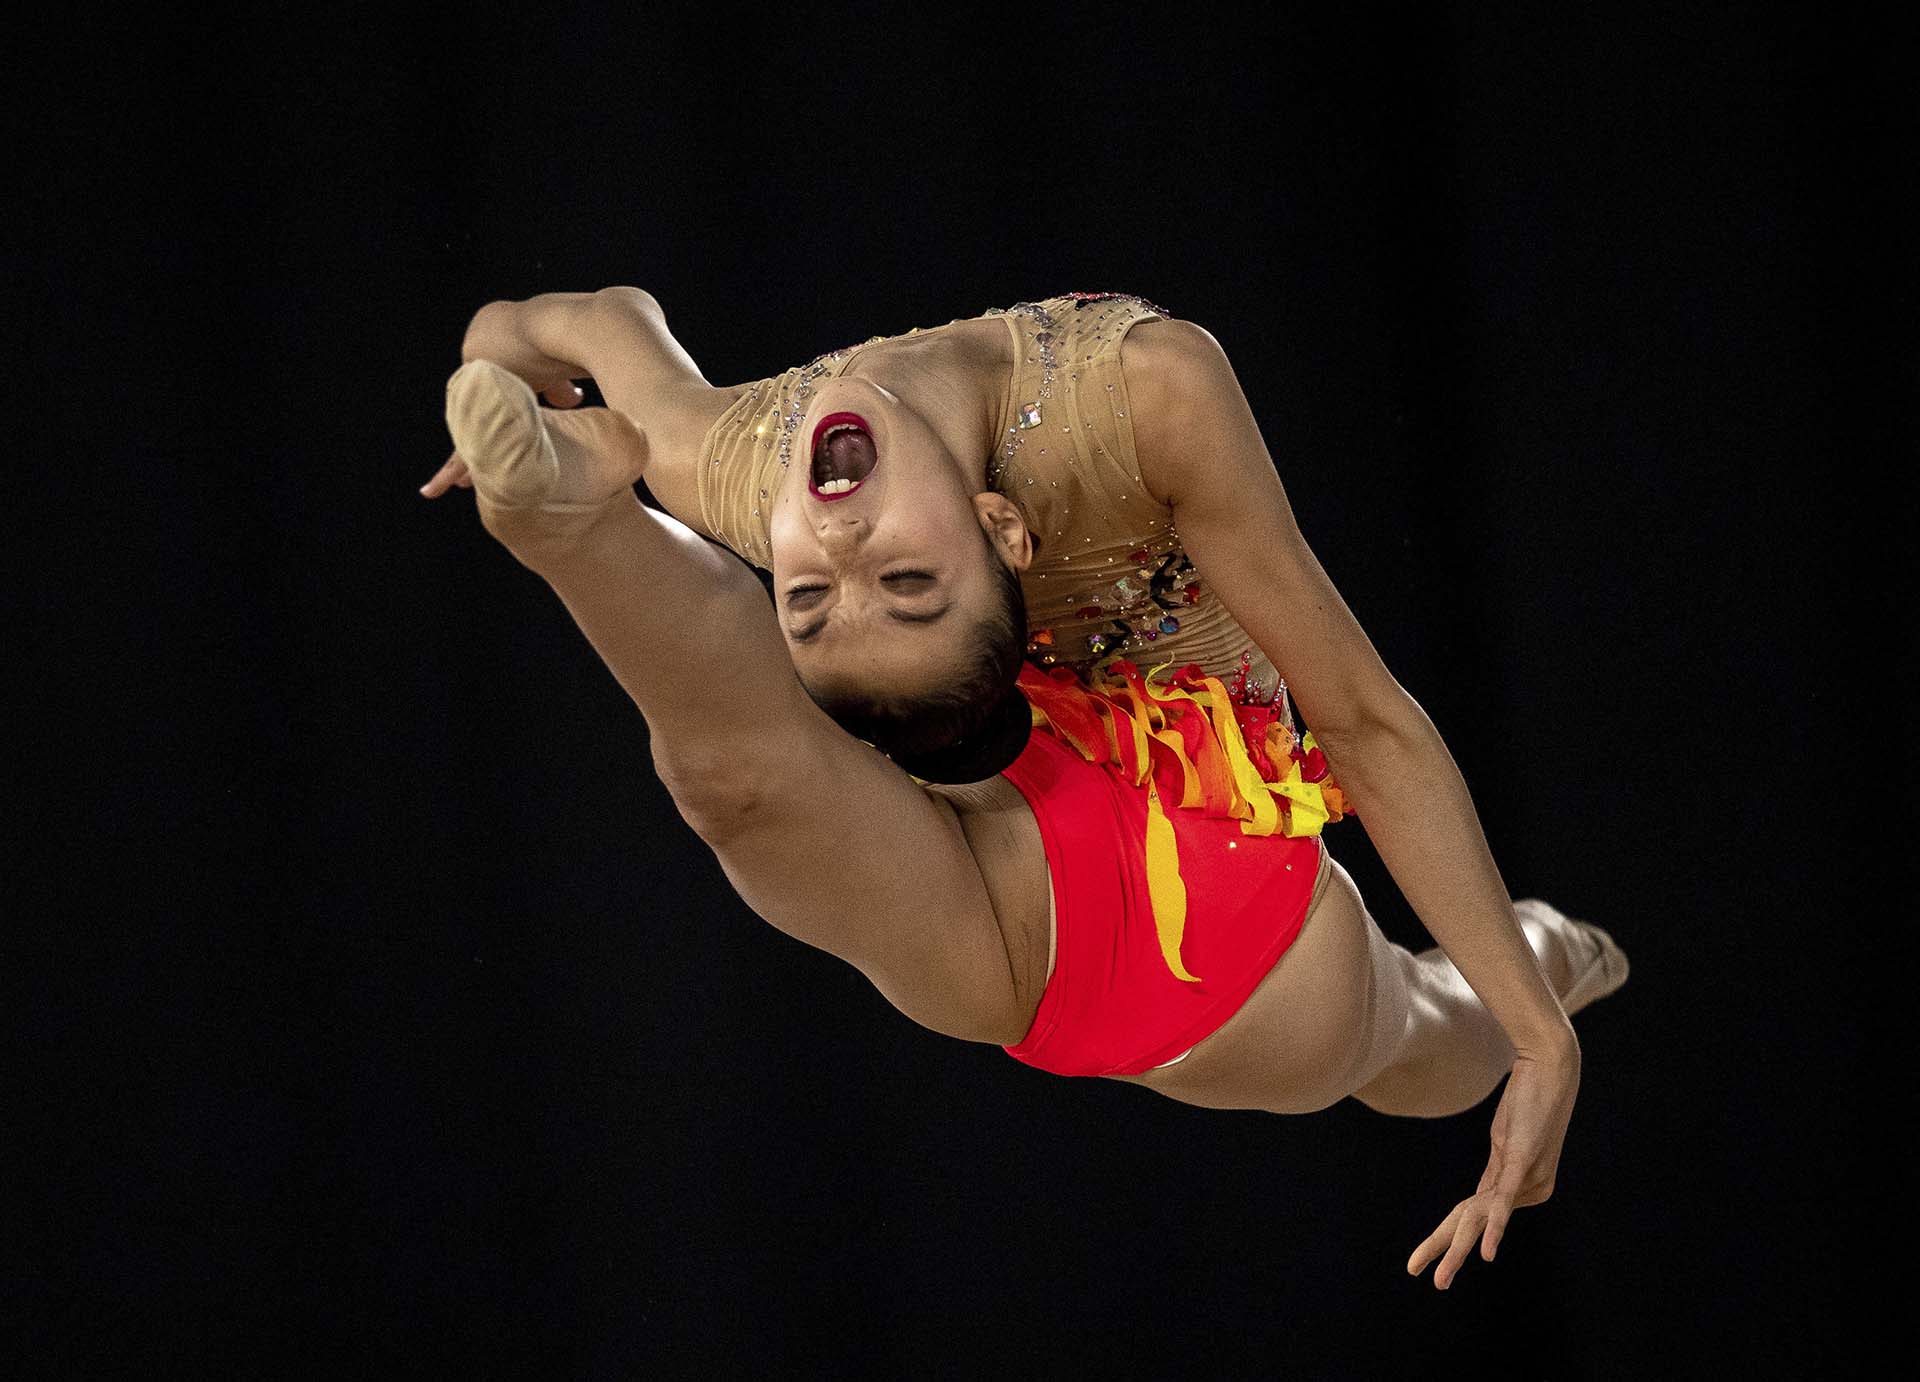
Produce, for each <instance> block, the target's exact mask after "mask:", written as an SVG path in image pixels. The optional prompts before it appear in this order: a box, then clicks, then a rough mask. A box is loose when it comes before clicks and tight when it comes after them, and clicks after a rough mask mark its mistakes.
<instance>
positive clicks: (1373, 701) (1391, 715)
mask: <svg viewBox="0 0 1920 1382" xmlns="http://www.w3.org/2000/svg"><path fill="white" fill-rule="evenodd" d="M1344 704H1345V705H1346V707H1347V709H1346V713H1345V714H1342V715H1339V716H1335V717H1331V718H1329V719H1327V720H1326V721H1325V722H1324V723H1323V722H1322V721H1321V720H1319V719H1316V718H1314V717H1313V715H1312V713H1311V712H1310V711H1309V712H1307V720H1308V728H1310V729H1311V730H1312V731H1313V737H1314V739H1315V741H1316V742H1318V743H1320V744H1323V745H1325V746H1326V749H1327V752H1328V753H1329V754H1330V755H1333V756H1335V757H1338V755H1339V751H1340V750H1341V749H1342V748H1344V747H1346V746H1348V745H1360V746H1362V747H1363V748H1377V747H1379V746H1382V745H1406V744H1412V743H1414V742H1416V741H1418V740H1419V739H1421V738H1424V737H1425V736H1426V735H1428V734H1430V733H1432V732H1433V722H1432V721H1431V720H1430V719H1428V718H1427V712H1426V711H1424V710H1422V709H1421V708H1420V703H1419V702H1418V701H1416V700H1415V699H1414V698H1413V697H1412V696H1410V695H1408V694H1407V693H1406V691H1405V689H1404V688H1402V687H1401V686H1400V684H1399V683H1398V682H1394V683H1393V684H1392V685H1391V687H1390V688H1387V689H1385V690H1383V691H1382V692H1381V693H1380V694H1378V695H1374V696H1354V697H1351V698H1349V699H1347V700H1346V701H1345V702H1344ZM1302 709H1303V710H1305V707H1304V706H1303V707H1302Z"/></svg>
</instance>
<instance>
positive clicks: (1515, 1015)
mask: <svg viewBox="0 0 1920 1382" xmlns="http://www.w3.org/2000/svg"><path fill="white" fill-rule="evenodd" d="M1121 365H1122V369H1123V371H1124V373H1125V377H1126V386H1127V391H1128V394H1129V397H1130V399H1131V402H1132V412H1133V422H1134V440H1135V446H1136V451H1137V454H1138V455H1139V457H1140V459H1141V462H1142V471H1141V473H1142V475H1143V476H1144V475H1148V474H1149V472H1151V475H1152V479H1151V481H1150V483H1153V484H1157V485H1158V486H1159V487H1160V490H1161V492H1160V494H1159V495H1158V497H1159V498H1161V499H1163V500H1165V501H1167V502H1169V503H1170V504H1171V505H1172V507H1173V511H1174V527H1175V529H1176V530H1177V531H1178V532H1179V534H1180V537H1181V539H1182V543H1183V545H1184V546H1185V548H1186V551H1187V554H1188V555H1189V556H1190V557H1192V558H1193V562H1194V565H1195V567H1196V568H1197V569H1198V570H1199V571H1200V573H1201V575H1202V576H1203V577H1204V578H1205V579H1206V580H1207V581H1208V583H1209V584H1210V585H1212V587H1213V589H1214V591H1215V593H1216V594H1218V595H1219V597H1220V600H1221V602H1222V603H1223V604H1224V605H1225V606H1226V607H1227V611H1228V613H1230V614H1231V615H1232V616H1233V617H1234V619H1235V620H1236V621H1237V622H1238V623H1239V624H1240V626H1241V628H1243V629H1245V630H1246V632H1247V634H1248V636H1249V637H1251V638H1252V639H1253V640H1254V642H1255V643H1257V644H1259V646H1260V649H1261V651H1262V652H1264V653H1265V654H1266V655H1267V656H1268V658H1269V659H1271V660H1272V662H1273V664H1274V666H1275V667H1277V668H1279V669H1280V671H1281V672H1282V674H1283V675H1284V676H1285V677H1286V680H1287V685H1288V687H1289V689H1290V691H1291V693H1292V696H1293V699H1294V701H1295V703H1296V704H1298V705H1299V707H1300V710H1301V713H1302V715H1303V716H1304V717H1305V719H1306V722H1307V724H1308V725H1309V726H1310V727H1311V728H1312V730H1313V733H1314V737H1315V739H1316V740H1317V741H1318V742H1319V743H1320V744H1321V745H1322V746H1323V747H1324V748H1325V750H1326V754H1327V759H1328V762H1329V764H1330V766H1331V767H1332V769H1333V771H1334V774H1335V776H1336V777H1337V778H1338V780H1339V783H1340V787H1341V790H1342V791H1343V792H1345V793H1346V795H1347V796H1348V798H1349V799H1350V800H1351V801H1352V802H1353V806H1354V811H1355V814H1357V815H1358V816H1359V818H1360V822H1361V824H1362V825H1364V826H1365V827H1366V831H1367V835H1368V836H1369V838H1371V839H1372V841H1373V843H1374V846H1375V848H1376V849H1378V851H1379V853H1380V858H1381V860H1382V861H1383V862H1384V863H1385V864H1386V866H1387V868H1388V869H1389V870H1390V871H1391V872H1392V874H1393V879H1394V882H1395V883H1396V884H1398V885H1399V887H1400V890H1401V892H1402V893H1403V894H1405V896H1406V899H1407V901H1408V903H1409V904H1411V906H1412V907H1413V909H1414V911H1415V912H1416V913H1417V914H1418V915H1419V917H1420V920H1421V921H1422V922H1423V923H1424V924H1425V925H1426V928H1427V929H1428V931H1430V932H1432V934H1433V937H1434V939H1435V940H1437V941H1438V942H1439V943H1440V946H1441V948H1442V949H1443V950H1444V951H1445V952H1446V954H1447V957H1448V958H1449V959H1451V960H1452V961H1453V963H1454V964H1455V966H1456V967H1457V968H1458V969H1459V970H1460V972H1461V974H1463V975H1464V976H1465V977H1466V980H1467V982H1468V983H1469V984H1471V985H1472V986H1473V991H1474V992H1475V993H1476V994H1478V995H1479V996H1480V1000H1481V1002H1483V1003H1485V1004H1486V1005H1487V1009H1488V1010H1489V1011H1490V1012H1491V1013H1492V1014H1493V1016H1494V1018H1495V1020H1497V1021H1498V1022H1499V1023H1500V1025H1501V1027H1502V1028H1503V1029H1504V1030H1505V1031H1506V1033H1507V1036H1508V1039H1509V1040H1511V1041H1512V1043H1513V1045H1514V1048H1515V1050H1516V1051H1518V1052H1520V1053H1521V1054H1523V1055H1531V1056H1535V1057H1544V1058H1555V1059H1561V1060H1567V1059H1572V1060H1576V1061H1577V1059H1578V1052H1579V1044H1578V1042H1577V1040H1576V1039H1575V1037H1574V1034H1573V1025H1572V1023H1570V1022H1569V1021H1568V1020H1567V1016H1566V1013H1565V1011H1564V1009H1562V1007H1561V1006H1560V1003H1559V1001H1558V1000H1557V999H1556V998H1555V997H1554V995H1553V990H1552V989H1551V988H1550V987H1549V986H1548V984H1547V981H1546V977H1545V976H1544V975H1543V974H1542V973H1541V970H1540V966H1539V963H1538V961H1537V960H1536V959H1535V958H1534V954H1533V950H1532V948H1531V947H1530V946H1529V945H1528V944H1527V939H1526V936H1525V934H1524V933H1523V932H1522V931H1521V930H1520V926H1519V922H1518V921H1517V920H1516V918H1515V916H1514V912H1513V904H1512V901H1511V899H1510V898H1509V896H1508V894H1507V888H1506V885H1505V883H1504V882H1503V881H1502V880H1501V877H1500V871H1499V869H1498V868H1497V867H1496V866H1495V865H1494V862H1493V855H1492V853H1491V851H1490V850H1489V849H1488V848H1487V841H1486V835H1485V834H1484V832H1483V831H1482V829H1481V826H1480V819H1479V816H1478V814H1477V813H1476V812H1475V810H1474V806H1473V800H1472V798H1471V797H1470V796H1469V795H1468V793H1467V785H1466V782H1465V781H1464V780H1463V779H1462V778H1461V776H1460V770H1459V768H1458V767H1457V766H1456V765H1455V764H1454V761H1453V757H1452V755H1451V754H1449V753H1448V751H1447V747H1446V745H1445V744H1444V743H1443V742H1442V741H1441V738H1440V733H1439V731H1438V730H1437V729H1435V728H1434V725H1433V722H1432V720H1430V719H1429V718H1428V717H1427V714H1426V712H1425V711H1423V710H1422V709H1421V708H1420V706H1419V704H1418V703H1417V702H1416V701H1415V700H1414V699H1413V697H1412V696H1410V695H1408V694H1407V692H1406V691H1405V690H1404V689H1403V688H1402V687H1401V686H1400V684H1399V682H1398V681H1396V680H1395V679H1394V677H1393V676H1392V674H1391V673H1389V672H1388V670H1387V668H1386V666H1385V664H1384V663H1382V662H1381V660H1380V656H1379V654H1378V653H1377V652H1376V651H1375V650H1374V647H1373V644H1372V643H1371V642H1370V641H1369V640H1368V638H1367V636H1366V634H1365V632H1363V631H1362V629H1361V628H1360V625H1359V622H1358V621H1357V620H1356V619H1355V618H1354V616H1353V613H1352V611H1350V610H1349V609H1348V608H1347V605H1346V602H1345V601H1344V600H1342V599H1341V598H1340V593H1339V591H1337V590H1335V589H1334V586H1333V582H1332V581H1331V580H1329V579H1328V577H1327V574H1326V572H1325V571H1324V570H1323V569H1322V568H1321V566H1320V563H1319V561H1318V560H1317V559H1316V558H1315V557H1314V554H1313V552H1312V551H1311V550H1310V549H1309V548H1308V546H1307V543H1306V539H1305V538H1304V537H1302V536H1301V533H1300V530H1299V528H1298V527H1297V526H1296V524H1295V522H1294V518H1293V511H1292V508H1291V506H1290V505H1289V504H1288V502H1287V497H1286V493H1285V491H1284V490H1283V488H1282V486H1281V483H1280V477H1279V474H1278V472H1277V471H1276V470H1275V468H1274V465H1273V460H1272V458H1271V457H1270V456H1269V455H1268V453H1267V448H1266V443H1265V441H1264V439H1263V438H1262V437H1261V434H1260V428H1259V424H1258V423H1257V422H1256V421H1255V420H1254V416H1253V413H1252V410H1251V409H1250V408H1249V407H1248V405H1247V400H1246V397H1245V395H1244V394H1243V393H1242V392H1241V389H1240V385H1239V381H1238V379H1237V378H1236V377H1235V375H1234V372H1233V367H1232V365H1231V364H1230V363H1229V362H1228V360H1227V356H1226V353H1225V351H1223V350H1222V349H1221V347H1220V344H1219V342H1218V341H1216V340H1215V339H1214V338H1213V336H1212V335H1211V334H1210V333H1209V332H1207V331H1206V330H1205V329H1204V328H1202V327H1199V326H1196V325H1195V324H1194V323H1192V322H1188V321H1181V320H1166V321H1158V322H1142V323H1141V324H1140V325H1138V326H1136V327H1134V328H1133V330H1131V331H1130V332H1128V334H1127V335H1126V337H1125V338H1124V339H1123V340H1122V343H1121ZM1195 439H1204V443H1203V444H1202V445H1195V444H1193V443H1194V440H1195Z"/></svg>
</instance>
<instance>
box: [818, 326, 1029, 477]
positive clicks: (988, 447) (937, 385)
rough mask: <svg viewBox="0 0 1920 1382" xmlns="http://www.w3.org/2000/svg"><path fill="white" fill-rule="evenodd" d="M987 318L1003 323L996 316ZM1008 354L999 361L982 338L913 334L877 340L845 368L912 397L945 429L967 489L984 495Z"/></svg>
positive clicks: (945, 439) (929, 418)
mask: <svg viewBox="0 0 1920 1382" xmlns="http://www.w3.org/2000/svg"><path fill="white" fill-rule="evenodd" d="M983 320H985V321H988V322H990V323H991V324H992V325H993V326H995V327H996V328H998V327H999V323H998V322H993V321H992V319H991V318H985V319H983ZM963 324H964V325H972V324H973V323H971V322H968V323H963ZM1001 334H1002V335H1004V331H1002V333H1001ZM1004 355H1005V352H1004V351H1003V352H1002V358H1001V360H1000V362H999V364H998V365H997V366H995V364H994V363H993V361H992V359H991V358H988V357H990V356H991V352H990V351H984V350H983V348H982V345H981V343H980V341H979V338H975V339H974V340H972V341H967V340H963V339H961V340H945V339H941V338H940V337H939V336H933V335H929V336H913V337H905V338H901V339H897V340H891V341H880V342H876V343H875V344H874V345H872V346H870V347H868V348H867V349H866V350H863V351H861V352H860V353H859V354H858V355H856V356H854V358H853V359H852V360H850V361H848V362H847V367H846V369H845V370H844V371H843V373H844V374H852V375H858V376H859V377H860V378H862V379H866V380H870V381H871V382H873V383H875V384H878V385H880V386H881V387H882V388H884V389H886V390H887V391H888V392H889V393H892V394H894V395H895V396H897V397H899V398H901V399H903V400H906V401H909V402H911V403H912V405H913V407H914V409H915V410H916V411H917V412H918V413H919V414H920V415H921V416H922V417H924V418H925V419H926V420H927V423H928V425H929V426H931V427H932V428H933V429H934V430H935V431H936V432H938V433H939V434H940V440H941V441H942V442H944V443H945V444H946V448H947V452H948V454H949V455H951V456H952V457H953V463H954V465H955V466H956V467H957V468H958V469H959V472H960V473H959V479H960V481H961V483H962V484H964V485H965V486H966V492H967V493H968V494H978V493H979V492H980V491H981V490H983V489H986V488H987V464H988V461H989V459H990V457H991V455H992V451H993V448H994V446H995V445H997V444H998V435H997V434H998V432H999V427H1000V416H999V407H1000V402H1001V399H1000V391H999V389H998V388H996V387H994V382H993V381H994V380H996V379H1002V378H1004V377H1005V376H1006V373H1007V370H1008V368H1009V362H1008V361H1007V360H1006V359H1005V358H1004Z"/></svg>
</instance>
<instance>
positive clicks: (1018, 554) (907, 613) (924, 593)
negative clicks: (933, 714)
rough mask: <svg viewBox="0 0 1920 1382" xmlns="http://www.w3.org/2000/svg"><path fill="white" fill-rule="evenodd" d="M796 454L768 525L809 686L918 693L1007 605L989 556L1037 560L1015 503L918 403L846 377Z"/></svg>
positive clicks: (778, 586) (818, 401)
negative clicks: (974, 471)
mask: <svg viewBox="0 0 1920 1382" xmlns="http://www.w3.org/2000/svg"><path fill="white" fill-rule="evenodd" d="M793 456H794V460H795V464H794V465H793V466H791V467H790V468H789V469H788V472H787V475H786V480H785V486H784V488H783V490H782V492H781V494H780V498H779V502H778V503H777V504H776V506H775V509H774V513H773V518H772V521H771V537H772V544H773V590H774V599H775V602H776V603H777V605H778V607H779V614H780V623H781V629H782V632H783V634H784V636H785V638H786V641H787V647H788V649H789V650H790V651H791V653H792V655H793V665H794V670H795V671H796V672H798V673H799V675H800V680H801V681H802V683H803V684H805V685H806V686H807V687H808V689H809V690H810V691H812V692H814V693H815V694H821V693H832V692H834V691H845V690H854V689H858V690H860V691H863V692H866V693H868V694H885V693H895V694H913V693H916V692H919V691H924V690H926V689H928V688H929V687H931V686H934V685H936V684H938V683H939V682H940V681H942V680H944V679H946V678H947V677H949V676H951V675H953V674H954V673H955V672H956V671H957V670H958V668H959V666H960V664H961V662H962V660H963V658H964V656H965V651H966V648H967V645H968V642H969V633H970V631H971V630H972V629H974V628H975V627H976V626H977V625H979V624H980V623H981V622H982V621H983V620H985V619H988V618H991V617H992V616H993V615H994V614H996V613H997V611H998V610H999V609H1000V581H999V577H998V575H997V573H996V572H995V571H994V569H993V568H992V566H990V565H989V562H992V561H1000V562H1004V563H1005V564H1006V565H1008V566H1011V567H1012V568H1013V569H1014V570H1016V571H1019V570H1024V569H1025V568H1026V566H1027V563H1028V562H1029V561H1030V560H1031V559H1032V547H1031V544H1030V541H1029V539H1028V535H1027V530H1026V525H1025V523H1024V522H1023V521H1022V520H1021V518H1020V514H1019V511H1018V510H1017V509H1015V508H1014V506H1013V505H1012V504H1011V503H1010V502H1008V500H1007V499H1006V497H1005V496H1003V495H1000V494H997V493H995V492H993V491H991V490H984V489H982V486H983V485H984V481H985V475H984V471H985V461H984V460H983V461H981V462H980V463H979V465H978V467H977V468H978V469H979V470H980V471H981V472H982V474H981V475H980V476H979V477H977V478H976V477H973V476H971V475H970V474H969V468H968V467H967V466H965V465H963V464H962V463H961V462H960V460H959V459H958V458H957V457H956V456H955V454H954V452H953V450H952V449H951V447H950V446H949V445H948V443H947V441H946V440H945V438H944V437H943V435H942V433H941V431H940V430H939V429H937V428H936V427H935V426H934V425H933V424H932V423H930V422H929V421H928V419H927V418H926V417H924V416H922V415H921V413H920V412H919V411H918V410H916V409H915V408H913V407H911V406H909V405H908V404H907V403H905V402H904V401H903V400H902V399H901V398H900V397H898V396H897V395H895V394H894V393H892V392H890V391H889V390H887V389H885V388H883V387H881V386H880V385H878V384H876V383H874V382H872V381H871V380H868V379H865V378H861V377H857V376H851V375H841V376H839V377H838V378H835V379H830V380H827V381H825V383H824V384H822V385H821V386H820V388H819V389H818V391H817V393H816V396H815V398H814V401H813V406H812V407H810V408H809V409H808V410H807V412H806V415H805V416H804V417H803V418H802V419H801V421H800V424H799V425H798V427H796V429H795V432H794V441H793ZM802 457H809V458H810V459H811V462H812V464H811V466H802V465H801V464H800V463H799V462H800V459H801V458H802ZM976 490H979V491H981V492H978V493H976V492H975V491H976Z"/></svg>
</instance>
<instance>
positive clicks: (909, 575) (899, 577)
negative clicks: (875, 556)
mask: <svg viewBox="0 0 1920 1382" xmlns="http://www.w3.org/2000/svg"><path fill="white" fill-rule="evenodd" d="M932 579H933V573H932V572H930V571H889V572H888V573H887V574H886V575H884V576H882V577H881V578H880V582H881V584H882V585H887V586H896V587H897V586H898V585H900V584H901V583H902V582H906V581H931V580H932ZM825 589H826V587H825V586H824V585H796V586H794V587H793V588H791V589H790V590H788V591H787V598H788V599H789V600H791V599H792V598H793V597H794V596H796V595H818V594H819V593H820V592H821V591H823V590H825ZM916 589H920V590H924V589H926V587H925V586H919V587H916Z"/></svg>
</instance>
